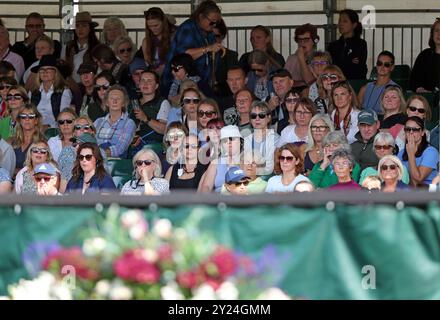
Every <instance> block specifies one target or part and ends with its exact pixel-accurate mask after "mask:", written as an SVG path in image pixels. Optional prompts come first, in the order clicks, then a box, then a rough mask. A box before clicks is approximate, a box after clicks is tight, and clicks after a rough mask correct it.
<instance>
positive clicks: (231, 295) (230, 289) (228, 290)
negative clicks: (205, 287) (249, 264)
mask: <svg viewBox="0 0 440 320" xmlns="http://www.w3.org/2000/svg"><path fill="white" fill-rule="evenodd" d="M216 294H217V297H218V298H219V299H220V300H237V299H238V294H239V292H238V289H237V288H236V287H235V285H234V284H233V283H232V282H229V281H225V282H223V283H222V284H221V286H220V287H219V288H218V289H217V291H216Z"/></svg>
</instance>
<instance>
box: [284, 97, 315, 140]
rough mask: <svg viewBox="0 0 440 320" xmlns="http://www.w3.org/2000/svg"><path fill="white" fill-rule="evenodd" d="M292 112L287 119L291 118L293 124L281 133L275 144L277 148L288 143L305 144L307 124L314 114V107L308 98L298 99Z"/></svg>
mask: <svg viewBox="0 0 440 320" xmlns="http://www.w3.org/2000/svg"><path fill="white" fill-rule="evenodd" d="M292 111H293V115H291V114H290V113H289V117H293V119H294V124H291V125H289V126H287V127H286V128H284V129H283V131H281V137H280V140H279V141H278V144H277V147H278V148H279V147H281V146H282V145H284V144H286V143H289V142H290V143H295V142H300V141H303V142H306V143H307V139H308V135H307V134H308V131H309V124H310V120H311V119H312V117H313V116H314V115H315V114H316V106H315V104H314V103H313V101H312V100H310V99H309V98H300V99H298V100H297V101H296V103H295V105H294V107H293V110H292Z"/></svg>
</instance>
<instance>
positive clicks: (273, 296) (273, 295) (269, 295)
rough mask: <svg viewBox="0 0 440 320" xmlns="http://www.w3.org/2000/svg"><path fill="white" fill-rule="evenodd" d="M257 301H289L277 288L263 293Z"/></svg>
mask: <svg viewBox="0 0 440 320" xmlns="http://www.w3.org/2000/svg"><path fill="white" fill-rule="evenodd" d="M257 300H291V299H290V297H289V296H288V295H287V294H285V293H284V291H282V290H281V289H279V288H269V289H267V290H265V291H263V292H262V293H261V294H260V295H259V296H258V297H257Z"/></svg>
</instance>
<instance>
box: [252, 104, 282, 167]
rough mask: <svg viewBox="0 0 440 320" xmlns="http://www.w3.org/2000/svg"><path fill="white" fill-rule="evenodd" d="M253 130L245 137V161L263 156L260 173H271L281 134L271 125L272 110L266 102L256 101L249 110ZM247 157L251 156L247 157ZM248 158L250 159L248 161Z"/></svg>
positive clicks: (259, 165)
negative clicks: (256, 156)
mask: <svg viewBox="0 0 440 320" xmlns="http://www.w3.org/2000/svg"><path fill="white" fill-rule="evenodd" d="M249 118H250V119H251V125H252V129H253V132H252V133H251V134H249V135H247V136H246V137H245V138H244V150H245V152H244V159H245V162H252V161H253V157H254V156H255V155H257V154H258V155H260V156H261V159H260V160H261V162H260V163H258V173H257V174H258V175H259V176H263V175H270V174H272V172H273V167H274V159H273V155H274V153H275V146H276V145H277V144H278V140H279V139H280V136H279V135H278V134H277V133H276V132H275V131H274V130H273V129H270V128H269V126H270V124H271V122H272V115H271V110H270V108H269V106H268V105H267V103H266V102H260V101H255V102H254V103H252V106H251V110H250V111H249ZM247 157H250V158H249V159H247ZM247 160H248V161H247Z"/></svg>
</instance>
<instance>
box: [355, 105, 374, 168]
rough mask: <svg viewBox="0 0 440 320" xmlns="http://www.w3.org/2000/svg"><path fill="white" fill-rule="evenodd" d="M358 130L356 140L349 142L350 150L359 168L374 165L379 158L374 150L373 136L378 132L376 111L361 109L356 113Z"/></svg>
mask: <svg viewBox="0 0 440 320" xmlns="http://www.w3.org/2000/svg"><path fill="white" fill-rule="evenodd" d="M358 128H359V132H358V133H356V135H355V138H356V140H357V141H355V142H353V143H352V144H351V152H352V154H353V156H354V158H355V160H356V162H358V163H359V165H360V166H361V170H364V169H365V168H368V167H376V166H377V163H378V162H379V159H378V158H377V155H376V153H375V152H374V138H375V137H376V135H377V134H378V133H379V128H380V122H379V120H378V117H377V114H376V112H374V111H373V110H363V111H361V112H360V113H359V115H358Z"/></svg>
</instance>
